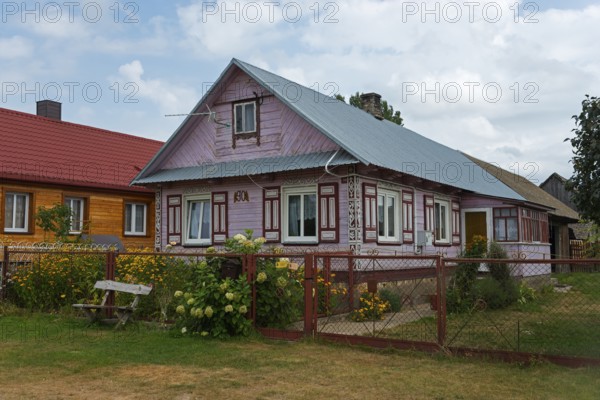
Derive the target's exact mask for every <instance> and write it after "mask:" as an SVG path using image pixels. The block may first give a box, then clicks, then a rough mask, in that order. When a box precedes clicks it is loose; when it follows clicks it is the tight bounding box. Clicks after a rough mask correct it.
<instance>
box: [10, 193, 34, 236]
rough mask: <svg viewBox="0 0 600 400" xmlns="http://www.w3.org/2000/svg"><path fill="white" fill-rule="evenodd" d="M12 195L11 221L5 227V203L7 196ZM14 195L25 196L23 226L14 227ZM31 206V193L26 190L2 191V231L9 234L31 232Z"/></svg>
mask: <svg viewBox="0 0 600 400" xmlns="http://www.w3.org/2000/svg"><path fill="white" fill-rule="evenodd" d="M9 195H12V196H13V210H12V214H13V218H12V221H11V227H7V226H6V223H7V221H6V211H7V210H6V203H7V196H9ZM16 196H25V210H24V211H25V215H24V221H23V222H24V223H23V225H24V227H23V228H15V227H14V226H15V219H16V215H15V207H16V203H15V202H14V198H15V197H16ZM32 207H33V194H32V193H28V192H20V191H17V190H8V191H6V192H4V194H3V196H2V221H3V222H2V228H3V231H4V233H11V234H28V233H32V232H31V231H32V229H31V220H32V218H31V217H32V214H33V213H32Z"/></svg>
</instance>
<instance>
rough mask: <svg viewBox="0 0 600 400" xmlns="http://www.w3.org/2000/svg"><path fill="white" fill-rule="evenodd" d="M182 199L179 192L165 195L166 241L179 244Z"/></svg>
mask: <svg viewBox="0 0 600 400" xmlns="http://www.w3.org/2000/svg"><path fill="white" fill-rule="evenodd" d="M182 202H183V200H182V197H181V195H180V194H176V195H168V196H167V243H175V245H180V244H181V239H182V236H181V234H182V223H183V221H182V210H183V203H182Z"/></svg>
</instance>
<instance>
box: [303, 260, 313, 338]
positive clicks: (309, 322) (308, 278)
mask: <svg viewBox="0 0 600 400" xmlns="http://www.w3.org/2000/svg"><path fill="white" fill-rule="evenodd" d="M313 269H314V256H313V255H312V254H305V255H304V334H305V335H314V328H315V326H314V323H313V312H314V295H315V283H314V280H313V278H314V270H313Z"/></svg>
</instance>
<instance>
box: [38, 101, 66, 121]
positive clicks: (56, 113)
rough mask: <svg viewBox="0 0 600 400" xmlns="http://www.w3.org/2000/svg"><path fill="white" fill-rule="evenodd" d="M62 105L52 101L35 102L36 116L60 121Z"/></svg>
mask: <svg viewBox="0 0 600 400" xmlns="http://www.w3.org/2000/svg"><path fill="white" fill-rule="evenodd" d="M61 111H62V104H60V103H59V102H57V101H52V100H40V101H38V102H37V115H39V116H40V117H46V118H50V119H55V120H57V121H61Z"/></svg>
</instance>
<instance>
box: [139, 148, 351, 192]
mask: <svg viewBox="0 0 600 400" xmlns="http://www.w3.org/2000/svg"><path fill="white" fill-rule="evenodd" d="M334 155H335V157H333V156H334ZM332 157H333V159H332ZM330 159H331V161H330V162H329V166H332V167H335V166H338V165H348V164H355V163H358V162H359V161H358V160H356V158H354V157H353V156H351V155H350V154H348V153H346V152H345V151H343V150H340V151H338V152H337V154H336V152H335V151H328V152H322V153H310V154H300V155H294V156H281V157H266V158H257V159H254V160H242V161H230V162H221V163H213V164H203V165H198V166H195V167H186V168H176V169H167V170H161V171H158V172H157V173H155V174H152V175H151V176H149V177H146V178H141V179H138V180H137V181H136V184H148V183H161V182H177V181H193V180H199V179H214V178H230V177H234V176H246V175H260V174H267V173H271V172H283V171H295V170H303V169H308V168H323V167H325V165H327V162H328V161H329V160H330Z"/></svg>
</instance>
